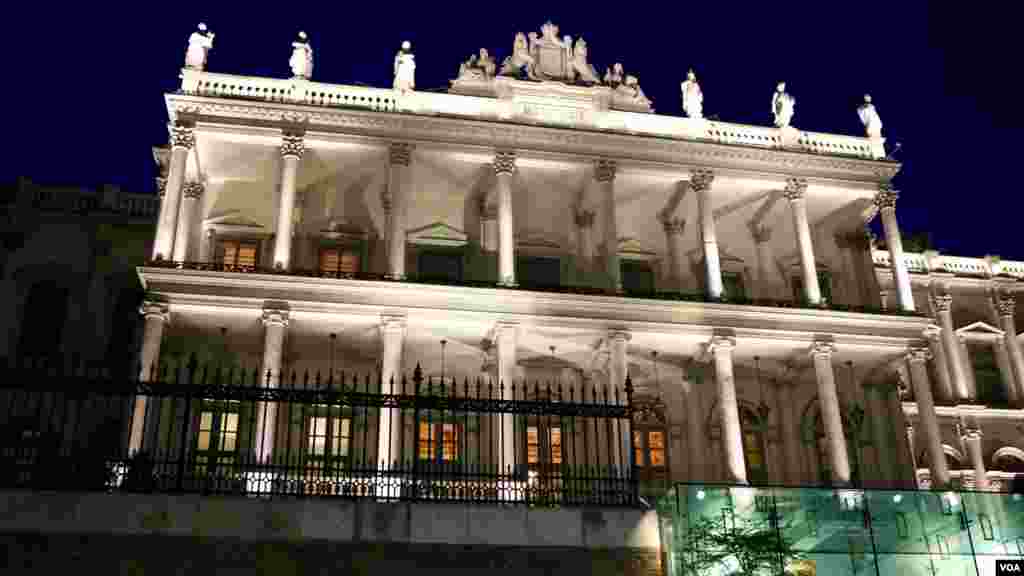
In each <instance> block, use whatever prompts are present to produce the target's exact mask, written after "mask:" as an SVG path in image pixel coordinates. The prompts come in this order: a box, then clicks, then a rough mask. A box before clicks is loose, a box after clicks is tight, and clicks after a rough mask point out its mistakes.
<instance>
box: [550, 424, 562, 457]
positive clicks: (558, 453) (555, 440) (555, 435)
mask: <svg viewBox="0 0 1024 576" xmlns="http://www.w3.org/2000/svg"><path fill="white" fill-rule="evenodd" d="M548 443H549V445H550V446H551V463H552V464H561V463H562V429H561V428H551V430H549V431H548Z"/></svg>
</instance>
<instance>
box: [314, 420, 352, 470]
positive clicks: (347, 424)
mask: <svg viewBox="0 0 1024 576" xmlns="http://www.w3.org/2000/svg"><path fill="white" fill-rule="evenodd" d="M306 426H307V428H306V442H307V452H306V454H307V456H308V458H309V460H310V463H311V464H312V465H313V466H316V467H319V466H320V465H322V464H323V463H329V464H330V463H334V464H337V463H339V462H340V461H343V460H345V459H346V458H348V454H349V447H350V445H351V442H352V420H351V419H349V418H345V417H342V416H334V415H326V414H325V415H319V416H310V417H309V418H308V420H307V422H306Z"/></svg>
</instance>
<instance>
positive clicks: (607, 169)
mask: <svg viewBox="0 0 1024 576" xmlns="http://www.w3.org/2000/svg"><path fill="white" fill-rule="evenodd" d="M616 170H617V166H616V164H615V161H614V160H597V161H595V162H594V180H597V181H598V182H612V181H614V180H615V171H616Z"/></svg>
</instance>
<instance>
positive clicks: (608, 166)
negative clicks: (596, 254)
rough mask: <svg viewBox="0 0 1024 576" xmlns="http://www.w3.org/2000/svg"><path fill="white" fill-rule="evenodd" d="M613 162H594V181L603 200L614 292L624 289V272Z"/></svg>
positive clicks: (607, 260) (606, 254)
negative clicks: (620, 255) (620, 254)
mask: <svg viewBox="0 0 1024 576" xmlns="http://www.w3.org/2000/svg"><path fill="white" fill-rule="evenodd" d="M616 169H617V167H616V164H615V162H614V161H613V160H598V161H596V162H594V181H595V182H597V187H598V190H599V192H600V194H599V196H600V198H601V204H602V207H601V215H602V217H603V218H604V248H605V250H604V257H605V263H604V267H605V272H606V273H607V274H608V278H609V281H610V284H611V288H612V289H614V290H621V289H622V271H621V270H620V269H619V227H618V220H617V216H616V214H615V172H616Z"/></svg>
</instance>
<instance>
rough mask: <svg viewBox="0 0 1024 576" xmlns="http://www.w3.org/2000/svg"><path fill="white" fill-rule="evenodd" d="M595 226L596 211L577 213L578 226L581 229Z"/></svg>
mask: <svg viewBox="0 0 1024 576" xmlns="http://www.w3.org/2000/svg"><path fill="white" fill-rule="evenodd" d="M593 225H594V211H593V210H577V211H576V226H579V227H580V228H590V227H592V226H593Z"/></svg>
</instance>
